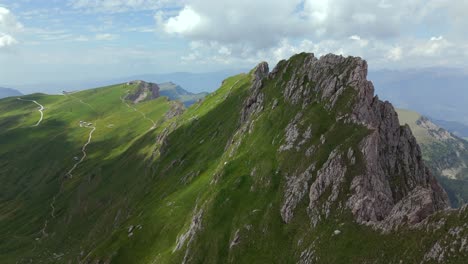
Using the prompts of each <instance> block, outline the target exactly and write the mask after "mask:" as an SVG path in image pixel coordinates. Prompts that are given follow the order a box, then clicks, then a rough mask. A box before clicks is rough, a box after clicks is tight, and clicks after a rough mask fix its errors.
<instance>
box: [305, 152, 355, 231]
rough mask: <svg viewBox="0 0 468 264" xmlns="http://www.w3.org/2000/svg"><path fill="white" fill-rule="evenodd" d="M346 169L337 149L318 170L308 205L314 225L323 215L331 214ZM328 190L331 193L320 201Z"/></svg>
mask: <svg viewBox="0 0 468 264" xmlns="http://www.w3.org/2000/svg"><path fill="white" fill-rule="evenodd" d="M346 170H347V168H346V166H345V163H344V160H343V157H342V156H341V154H340V153H339V152H338V151H336V150H335V151H333V152H332V153H331V154H330V156H329V157H328V160H327V162H325V164H324V165H323V166H322V168H321V169H320V170H319V171H318V172H317V178H316V180H315V181H314V182H313V183H312V186H311V187H310V192H309V207H308V211H309V216H310V218H311V220H312V224H313V225H314V226H315V225H317V223H318V222H319V221H320V220H321V217H322V216H324V217H325V218H328V216H330V214H331V212H332V206H333V205H334V204H335V202H337V201H338V196H339V194H340V189H341V188H342V184H343V182H344V180H345V175H346ZM326 192H328V193H329V194H328V196H327V197H325V199H323V200H322V201H320V199H321V198H323V197H324V196H325V193H326Z"/></svg>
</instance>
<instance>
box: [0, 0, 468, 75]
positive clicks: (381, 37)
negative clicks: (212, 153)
mask: <svg viewBox="0 0 468 264" xmlns="http://www.w3.org/2000/svg"><path fill="white" fill-rule="evenodd" d="M356 3H357V2H356V1H348V0H290V1H282V0H281V1H280V0H277V1H274V0H269V1H266V0H257V1H248V0H237V1H230V0H227V1H219V0H218V1H216V0H176V1H171V0H68V1H66V0H61V1H59V0H14V1H13V0H0V68H1V70H0V84H28V83H38V82H50V81H51V80H56V81H73V80H83V79H106V78H112V77H122V76H130V75H135V74H142V73H165V72H174V71H192V72H204V71H216V70H221V69H232V68H236V69H240V68H250V67H252V66H254V65H255V64H256V63H258V62H259V61H263V60H266V61H268V62H270V63H271V64H275V63H276V62H277V61H278V60H280V59H284V58H287V57H289V56H291V55H292V54H294V53H297V52H301V51H307V52H314V53H316V54H317V55H323V54H325V53H329V52H333V53H338V54H343V55H355V56H361V57H364V58H365V59H367V60H368V61H369V64H370V67H371V68H372V69H380V68H396V69H405V68H422V67H436V66H444V67H459V68H467V64H468V63H467V62H468V36H467V34H466V33H465V29H466V28H467V27H468V19H467V18H465V17H466V15H465V12H466V10H468V1H465V0H452V1H448V0H446V1H444V0H425V1H423V0H404V1H403V0H394V1H386V0H363V1H359V5H358V4H356Z"/></svg>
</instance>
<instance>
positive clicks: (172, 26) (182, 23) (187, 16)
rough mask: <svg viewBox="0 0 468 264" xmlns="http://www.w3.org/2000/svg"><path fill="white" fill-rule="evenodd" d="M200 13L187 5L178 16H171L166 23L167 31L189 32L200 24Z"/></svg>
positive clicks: (165, 28)
mask: <svg viewBox="0 0 468 264" xmlns="http://www.w3.org/2000/svg"><path fill="white" fill-rule="evenodd" d="M200 20H201V18H200V15H199V14H197V13H196V12H195V11H194V10H193V9H192V8H191V7H190V6H186V7H185V8H184V9H183V10H182V11H180V13H179V14H178V15H177V16H176V17H171V18H169V19H168V20H167V22H166V24H165V25H164V30H165V31H166V32H167V33H181V34H183V33H188V32H191V31H192V30H194V29H195V28H196V27H198V26H199V24H200Z"/></svg>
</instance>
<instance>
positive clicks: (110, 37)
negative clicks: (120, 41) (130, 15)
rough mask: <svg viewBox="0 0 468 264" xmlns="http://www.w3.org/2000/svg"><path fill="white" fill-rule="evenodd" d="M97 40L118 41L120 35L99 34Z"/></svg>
mask: <svg viewBox="0 0 468 264" xmlns="http://www.w3.org/2000/svg"><path fill="white" fill-rule="evenodd" d="M95 38H96V40H103V41H111V40H116V39H117V38H119V35H116V34H109V33H103V34H97V35H96V36H95Z"/></svg>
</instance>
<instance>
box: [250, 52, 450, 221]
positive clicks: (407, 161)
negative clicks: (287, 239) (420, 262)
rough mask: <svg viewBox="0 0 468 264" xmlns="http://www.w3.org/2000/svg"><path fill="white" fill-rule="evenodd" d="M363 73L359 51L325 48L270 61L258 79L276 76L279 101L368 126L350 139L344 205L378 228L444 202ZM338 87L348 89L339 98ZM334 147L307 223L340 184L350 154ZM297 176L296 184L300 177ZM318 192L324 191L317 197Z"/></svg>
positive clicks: (256, 103) (406, 134)
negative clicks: (318, 107)
mask: <svg viewBox="0 0 468 264" xmlns="http://www.w3.org/2000/svg"><path fill="white" fill-rule="evenodd" d="M267 69H268V66H266V65H265V64H260V65H259V66H258V67H257V68H256V69H255V70H254V73H253V75H254V82H253V85H252V89H251V94H250V96H249V98H248V99H247V100H246V101H245V104H244V110H243V113H242V120H244V121H245V120H246V119H247V117H249V116H251V115H252V114H253V113H256V112H259V111H261V110H262V109H263V100H264V96H263V95H262V93H261V90H262V83H263V81H262V79H260V78H262V76H265V75H266V72H267ZM366 77H367V63H366V61H364V60H362V59H361V58H356V57H347V58H345V57H342V56H337V55H331V54H330V55H326V56H323V57H321V58H320V59H317V58H315V57H314V55H313V54H299V55H296V56H294V57H293V58H291V59H290V60H288V61H281V62H280V63H278V65H277V66H276V67H275V69H274V70H273V71H272V72H271V73H270V74H268V77H264V78H269V79H271V80H277V81H278V80H279V82H277V84H278V83H280V84H282V87H281V88H282V91H283V95H284V100H285V101H286V102H287V103H290V104H302V106H303V108H304V107H305V106H307V105H309V104H311V103H313V102H319V103H322V104H323V105H325V108H327V109H328V110H330V111H333V112H334V113H335V114H336V119H337V122H345V123H349V124H357V125H361V126H365V127H366V128H367V129H368V131H369V134H368V135H367V136H365V138H364V139H363V140H362V141H361V143H360V144H359V146H358V149H359V151H360V152H361V153H362V154H363V160H364V163H365V164H364V165H365V170H364V171H362V173H361V174H360V175H357V176H354V178H353V180H352V182H351V184H350V189H349V190H348V192H349V197H348V198H347V201H346V207H347V208H349V209H350V210H351V212H352V213H353V214H354V216H355V219H356V220H357V222H359V223H362V224H368V225H372V226H374V227H378V228H382V229H384V230H386V229H389V228H395V227H396V226H398V225H399V224H402V223H403V222H406V223H410V224H414V223H417V222H420V221H421V220H423V219H425V218H426V217H427V216H429V215H430V214H432V213H434V212H435V211H437V210H442V209H445V208H447V207H448V199H447V195H446V193H445V191H444V190H443V189H442V188H441V186H440V185H439V184H438V182H437V181H436V180H435V178H434V177H433V176H432V175H431V173H430V172H429V170H428V168H427V167H426V166H425V164H424V163H423V160H422V156H421V150H420V148H419V146H418V144H417V143H416V140H415V138H414V137H413V135H412V133H411V130H410V129H409V127H407V126H400V125H399V121H398V116H397V114H396V112H395V110H394V108H393V106H392V105H391V104H390V103H389V102H382V101H381V100H379V98H378V97H377V96H374V87H373V85H372V83H371V82H370V81H368V80H367V79H366ZM281 81H283V82H281ZM350 89H352V90H350ZM345 94H347V95H348V94H351V95H349V96H348V97H349V98H348V97H347V98H346V99H345V100H343V99H342V96H344V95H345ZM294 128H295V127H294V124H292V125H291V127H290V129H289V130H288V131H290V133H289V134H287V135H286V143H285V145H284V146H282V148H283V149H282V151H284V150H288V149H292V148H293V146H292V144H291V143H292V142H294V141H296V139H297V138H298V135H299V134H298V133H299V132H298V131H297V129H294ZM289 141H291V142H289ZM335 151H336V152H334V153H332V154H330V158H329V160H328V161H327V162H326V163H325V165H324V166H323V167H322V168H321V169H320V170H319V171H318V173H317V178H316V179H315V181H314V182H313V183H312V184H311V186H310V191H309V198H310V205H309V213H310V215H311V217H312V222H314V223H315V222H316V220H317V219H318V218H319V216H320V215H323V213H325V215H327V212H328V211H329V210H330V208H331V205H332V204H333V203H334V202H335V201H337V197H338V194H339V192H340V189H339V188H338V187H336V186H340V185H341V182H342V181H343V178H344V174H345V173H346V169H347V168H346V166H344V165H343V164H344V163H343V161H342V156H346V155H348V156H351V158H352V157H353V156H354V155H353V154H354V153H339V152H338V150H335ZM351 151H352V150H351ZM354 162H355V160H354ZM289 181H291V180H288V182H289ZM293 182H294V181H293ZM300 182H301V184H303V182H304V180H301V181H300ZM296 185H297V184H291V186H296ZM297 186H301V185H300V184H299V185H297ZM296 189H297V188H296ZM299 189H301V188H299ZM327 190H328V191H327ZM301 193H302V190H299V194H301ZM324 194H327V195H328V198H323V197H322V196H323V195H324ZM297 196H298V197H300V196H301V195H297ZM285 197H286V198H285V200H286V203H285V204H288V203H289V204H291V203H290V202H288V201H290V200H291V197H294V195H291V194H290V192H289V191H287V190H286V195H285ZM319 200H320V202H318V201H319ZM323 201H325V202H323ZM288 212H290V210H289V209H285V208H284V207H283V208H282V215H283V219H284V220H285V221H286V222H288V221H289V220H290V214H289V213H288Z"/></svg>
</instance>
